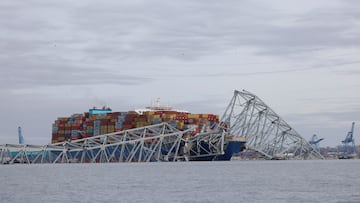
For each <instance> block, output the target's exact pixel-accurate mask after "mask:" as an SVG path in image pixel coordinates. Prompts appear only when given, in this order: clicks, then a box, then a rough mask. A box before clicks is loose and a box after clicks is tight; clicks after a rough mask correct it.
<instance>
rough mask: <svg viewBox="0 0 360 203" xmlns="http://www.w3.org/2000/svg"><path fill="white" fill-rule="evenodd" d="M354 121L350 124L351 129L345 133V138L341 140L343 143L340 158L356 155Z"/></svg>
mask: <svg viewBox="0 0 360 203" xmlns="http://www.w3.org/2000/svg"><path fill="white" fill-rule="evenodd" d="M354 127H355V122H352V124H351V130H350V131H349V132H348V133H347V135H346V137H345V139H344V140H343V141H341V142H342V143H343V144H344V148H343V150H344V151H343V155H342V156H341V157H340V158H344V159H347V158H353V157H356V148H355V139H354Z"/></svg>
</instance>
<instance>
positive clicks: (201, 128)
mask: <svg viewBox="0 0 360 203" xmlns="http://www.w3.org/2000/svg"><path fill="white" fill-rule="evenodd" d="M162 122H168V123H169V124H170V125H171V126H173V127H176V128H178V129H179V130H186V129H189V128H191V127H193V126H195V127H196V130H195V131H193V132H192V133H190V134H189V135H187V136H193V135H195V134H196V133H199V132H206V131H207V130H209V129H210V127H211V126H212V124H214V123H218V122H219V116H218V115H214V114H190V113H187V112H179V111H172V110H166V111H145V112H142V113H137V112H135V111H129V112H108V111H107V112H104V113H99V112H98V111H97V114H91V113H89V112H85V113H84V114H74V115H72V116H70V117H61V118H58V119H57V120H55V122H54V124H53V129H52V143H56V142H62V141H65V140H75V139H81V138H86V137H92V136H97V135H101V134H106V133H112V132H117V131H122V130H128V129H132V128H140V127H144V126H148V125H153V124H159V123H162Z"/></svg>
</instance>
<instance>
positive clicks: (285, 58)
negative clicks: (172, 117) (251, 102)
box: [0, 0, 360, 146]
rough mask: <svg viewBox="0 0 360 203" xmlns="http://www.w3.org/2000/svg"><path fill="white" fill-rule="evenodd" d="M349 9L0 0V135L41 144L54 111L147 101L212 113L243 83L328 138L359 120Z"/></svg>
mask: <svg viewBox="0 0 360 203" xmlns="http://www.w3.org/2000/svg"><path fill="white" fill-rule="evenodd" d="M359 10H360V2H359V1H357V0H341V1H340V0H339V1H334V0H318V1H310V0H309V1H307V0H305V1H276V0H273V1H266V0H262V1H256V0H251V1H250V0H249V1H243V0H241V1H240V0H233V1H215V0H213V1H208V0H207V1H205V0H199V1H193V0H182V1H165V0H163V1H161V0H153V1H145V0H131V1H115V0H114V1H105V2H99V1H81V0H79V1H69V0H63V1H44V0H43V1H41V0H27V1H12V0H3V1H1V2H0V49H1V52H0V67H1V76H0V95H1V96H0V97H1V106H0V112H1V115H0V143H17V141H18V138H17V126H22V128H23V134H24V137H25V140H26V142H27V143H31V144H46V143H49V142H50V139H51V124H52V122H53V121H54V120H55V119H56V118H57V117H59V116H70V115H71V114H72V113H82V112H85V111H87V110H88V109H89V108H91V107H93V106H98V107H100V106H102V105H108V106H110V107H111V108H112V109H113V110H116V111H126V110H130V109H134V108H142V107H144V106H147V105H149V104H150V102H151V101H153V100H155V98H157V97H160V98H161V101H162V103H166V104H170V105H172V106H174V107H176V108H179V109H187V110H189V111H190V112H194V113H216V114H221V113H222V112H223V111H224V109H225V108H226V106H227V105H228V103H229V101H230V99H231V97H232V95H233V90H234V89H239V90H241V89H246V90H248V91H250V92H253V93H255V94H256V95H258V96H259V97H260V98H262V100H263V101H265V102H266V103H267V104H268V105H269V106H270V107H272V108H273V109H274V110H275V112H277V113H278V114H280V115H281V116H282V117H283V118H284V119H285V120H286V121H287V122H288V123H289V124H290V125H292V126H293V127H294V128H295V129H296V130H297V131H298V132H299V133H300V134H301V135H302V136H303V137H304V138H306V139H310V137H311V136H312V134H314V133H316V134H317V135H318V136H319V137H324V138H325V140H324V141H323V143H322V146H325V145H330V146H335V145H337V144H340V141H341V140H343V139H344V137H345V136H346V133H347V132H348V131H349V130H350V126H351V122H352V121H355V122H357V124H358V125H360V116H359V115H360V95H359V93H358V92H359V89H360V68H359V65H360V58H359V55H360V46H359V45H360V38H359V35H360V12H359ZM358 129H359V130H358ZM359 131H360V128H359V127H358V126H355V139H357V141H358V142H360V136H359V135H360V134H359V133H358V132H359Z"/></svg>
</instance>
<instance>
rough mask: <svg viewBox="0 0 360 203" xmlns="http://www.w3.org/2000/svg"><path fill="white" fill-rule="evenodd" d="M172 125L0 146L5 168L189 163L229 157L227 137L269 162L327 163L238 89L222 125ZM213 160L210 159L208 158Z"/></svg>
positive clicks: (261, 103)
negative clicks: (201, 127) (201, 128)
mask: <svg viewBox="0 0 360 203" xmlns="http://www.w3.org/2000/svg"><path fill="white" fill-rule="evenodd" d="M193 130H194V128H191V129H187V130H184V131H180V130H178V129H177V128H175V127H173V126H172V125H170V124H169V123H161V124H157V125H151V126H146V127H142V128H135V129H131V130H125V131H121V132H114V133H109V134H104V135H99V136H94V137H89V138H84V139H78V140H69V141H65V142H60V143H55V144H48V145H26V144H25V145H15V144H5V145H0V164H14V163H23V164H35V163H99V162H100V163H108V162H150V161H188V160H201V158H206V157H216V156H221V155H224V147H225V145H226V136H227V135H234V136H243V137H245V138H246V141H247V149H248V151H250V152H256V153H258V154H261V155H262V156H263V157H265V158H267V159H283V158H284V159H287V158H290V159H322V158H323V157H322V156H321V154H320V153H319V152H318V151H317V150H316V149H314V148H313V147H312V146H311V145H310V144H309V143H308V142H307V141H306V140H305V139H304V138H302V137H301V136H300V135H299V134H298V133H297V132H296V131H295V130H294V129H293V128H291V127H290V126H289V125H288V124H287V123H286V122H285V121H284V120H283V119H282V118H281V117H280V116H279V115H277V114H276V113H275V112H274V111H273V110H272V109H271V108H270V107H268V106H267V105H266V104H265V103H264V102H263V101H261V100H260V99H259V98H258V97H257V96H255V95H254V94H252V93H250V92H247V91H241V92H240V91H237V90H235V92H234V96H233V98H232V99H231V101H230V104H229V105H228V107H227V109H226V110H225V112H224V114H223V116H222V118H221V122H220V125H217V126H213V130H211V131H209V132H202V133H198V134H197V135H196V136H194V137H191V136H187V135H188V134H190V132H191V131H193ZM204 160H208V159H204Z"/></svg>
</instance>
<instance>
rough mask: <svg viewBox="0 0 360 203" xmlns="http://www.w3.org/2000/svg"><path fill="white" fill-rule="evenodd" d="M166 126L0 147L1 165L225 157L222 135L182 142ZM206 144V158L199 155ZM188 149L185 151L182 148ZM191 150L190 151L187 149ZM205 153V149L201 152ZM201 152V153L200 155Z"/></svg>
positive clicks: (204, 135)
mask: <svg viewBox="0 0 360 203" xmlns="http://www.w3.org/2000/svg"><path fill="white" fill-rule="evenodd" d="M194 128H195V127H193V128H190V129H187V130H185V131H180V130H178V129H176V128H175V127H173V126H171V125H169V124H168V123H161V124H157V125H151V126H146V127H142V128H135V129H131V130H125V131H121V132H114V133H109V134H104V135H99V136H95V137H89V138H84V139H78V140H69V141H65V142H60V143H55V144H49V145H43V146H42V145H15V144H6V145H0V163H1V164H15V163H19V164H36V163H109V162H152V161H187V160H192V159H194V158H196V157H200V156H216V155H221V154H223V153H224V150H223V144H224V133H223V132H220V131H217V130H216V131H211V132H206V133H200V134H198V135H196V136H195V137H192V138H189V139H184V138H183V137H186V136H184V135H186V134H187V133H189V132H191V131H193V130H194ZM203 142H207V143H208V146H209V147H208V148H206V149H205V150H207V151H206V154H200V153H198V152H199V151H200V150H199V151H197V149H199V148H200V147H203V145H201V143H203ZM185 146H187V148H186V147H185ZM189 146H193V148H189ZM185 148H186V150H185ZM202 150H204V149H202ZM202 152H203V151H202Z"/></svg>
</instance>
